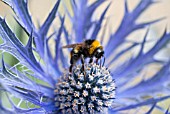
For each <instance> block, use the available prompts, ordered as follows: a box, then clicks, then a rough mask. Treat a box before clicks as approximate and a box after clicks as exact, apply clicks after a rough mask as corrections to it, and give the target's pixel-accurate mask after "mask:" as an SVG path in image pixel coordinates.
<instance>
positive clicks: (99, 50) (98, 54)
mask: <svg viewBox="0 0 170 114" xmlns="http://www.w3.org/2000/svg"><path fill="white" fill-rule="evenodd" d="M103 54H104V51H103V48H97V49H96V51H95V53H94V56H95V57H96V58H101V57H102V56H103Z"/></svg>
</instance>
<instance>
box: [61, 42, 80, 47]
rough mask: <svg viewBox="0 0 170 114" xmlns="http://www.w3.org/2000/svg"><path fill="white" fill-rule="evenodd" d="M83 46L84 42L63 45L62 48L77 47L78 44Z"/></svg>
mask: <svg viewBox="0 0 170 114" xmlns="http://www.w3.org/2000/svg"><path fill="white" fill-rule="evenodd" d="M78 45H79V46H82V45H83V43H77V44H70V45H66V46H63V47H62V48H75V47H76V46H78Z"/></svg>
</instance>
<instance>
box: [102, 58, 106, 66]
mask: <svg viewBox="0 0 170 114" xmlns="http://www.w3.org/2000/svg"><path fill="white" fill-rule="evenodd" d="M103 58H104V61H103V65H102V66H104V63H105V56H103Z"/></svg>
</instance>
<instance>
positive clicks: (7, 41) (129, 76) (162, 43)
mask: <svg viewBox="0 0 170 114" xmlns="http://www.w3.org/2000/svg"><path fill="white" fill-rule="evenodd" d="M70 1H71V7H72V12H73V15H71V14H70V12H69V11H68V9H67V7H65V9H66V12H65V14H64V16H62V15H61V14H59V13H58V7H59V5H60V6H61V7H64V6H66V5H65V4H64V2H62V4H61V3H60V0H57V2H56V4H55V5H54V8H53V9H52V11H51V12H50V13H49V15H48V17H47V19H46V20H45V21H44V23H43V24H42V25H40V26H39V28H38V29H37V28H36V27H35V25H34V23H33V22H32V19H31V16H30V14H29V10H28V9H29V8H28V1H27V0H3V2H4V3H6V4H7V5H9V6H10V7H11V8H12V9H13V11H14V12H15V14H16V16H15V19H16V22H17V23H18V24H19V25H20V26H21V27H22V29H23V30H24V31H25V33H27V35H28V36H29V40H28V42H27V44H26V45H24V44H23V43H21V42H20V40H19V39H18V38H17V36H16V35H15V34H14V33H13V32H12V30H11V29H10V27H9V26H8V25H7V23H6V21H5V19H3V18H0V37H1V38H2V40H3V43H2V44H1V45H0V49H1V50H2V53H3V52H8V53H10V54H11V55H13V56H14V57H15V58H16V59H18V61H19V62H18V63H17V64H16V65H14V66H10V65H8V64H6V63H5V62H4V60H3V59H2V67H1V69H0V89H1V92H0V95H1V97H0V113H2V114H3V113H5V114H8V113H9V114H11V113H36V114H38V113H62V112H64V113H65V111H66V112H70V111H71V112H72V113H74V109H75V110H77V108H78V112H80V113H81V112H84V113H96V111H97V112H98V113H110V114H113V113H123V111H125V113H131V112H129V111H135V112H133V113H147V114H150V113H152V112H153V113H154V110H155V109H156V110H160V111H161V112H163V113H166V114H168V108H167V107H165V108H164V107H162V106H160V105H159V103H161V101H162V102H164V101H166V100H167V99H169V97H170V95H169V90H170V88H169V85H170V83H169V79H170V61H169V58H170V57H167V58H168V60H164V59H163V60H162V59H157V58H155V55H156V54H157V53H158V52H160V51H162V50H164V49H167V48H168V42H169V40H170V33H168V32H167V30H166V29H167V28H165V30H164V32H163V33H162V36H161V37H160V38H158V39H157V41H155V43H154V45H153V46H152V47H151V48H150V49H148V50H147V51H146V45H147V43H148V41H149V40H148V38H147V37H148V36H149V34H150V31H151V30H152V29H151V27H149V26H152V25H153V24H155V23H159V22H160V21H161V20H162V19H164V18H161V19H155V20H152V21H149V22H146V21H145V22H141V23H137V22H136V21H137V19H138V18H139V17H140V16H141V14H143V13H145V11H147V10H148V8H149V7H150V6H153V5H155V3H158V4H159V2H156V1H155V0H141V1H139V3H138V4H137V5H136V7H135V8H134V9H133V10H131V11H129V8H128V1H127V0H124V1H125V2H124V16H123V17H122V20H121V23H120V25H119V27H118V28H117V30H116V31H115V32H111V31H110V30H108V31H109V32H108V33H107V31H106V30H107V28H106V25H108V24H109V25H111V23H109V22H108V18H107V16H106V13H107V12H108V9H110V5H111V4H113V3H108V5H107V6H106V8H105V9H103V11H101V13H100V14H98V16H99V15H100V16H99V18H98V19H96V20H93V17H95V15H96V13H95V12H96V11H97V9H100V7H99V6H101V5H102V4H107V2H110V1H109V0H97V1H94V2H92V3H89V1H90V0H89V1H88V0H70ZM160 2H162V1H160ZM56 13H57V14H58V15H57V16H56ZM112 15H114V14H112ZM68 17H69V19H70V22H69V23H70V24H71V25H72V28H71V30H69V28H68V27H67V23H66V21H65V18H68ZM55 18H58V19H59V21H60V22H58V23H57V25H59V26H58V28H57V29H56V30H55V31H54V33H53V34H52V35H50V36H48V35H47V33H49V29H50V27H51V25H52V24H54V23H52V22H54V19H55ZM112 24H113V25H114V22H112ZM138 30H144V32H145V35H143V36H144V37H143V41H141V42H136V41H129V40H128V39H127V36H129V37H130V34H131V33H133V32H134V31H135V32H138ZM105 34H108V35H107V36H105ZM152 37H153V36H152ZM89 38H91V39H97V40H99V41H100V42H101V44H102V46H103V47H104V50H105V57H106V62H105V65H104V67H101V68H100V67H99V68H97V69H98V70H100V71H99V73H98V74H95V73H94V74H95V76H94V77H91V76H90V75H88V74H89V73H91V75H92V72H91V71H90V72H89V71H88V69H87V68H86V69H85V71H84V73H82V74H85V76H84V77H82V79H78V78H76V77H77V76H81V75H82V74H81V72H79V70H78V72H79V73H78V74H76V69H77V66H75V67H74V68H73V73H71V74H69V73H68V68H69V66H70V64H69V62H68V61H69V53H68V52H64V51H63V50H62V49H61V47H62V46H63V45H64V44H71V43H79V42H83V40H84V39H89ZM105 38H107V39H108V41H107V43H105V45H104V43H103V41H104V39H105ZM51 39H53V40H54V41H55V56H52V55H53V54H51V52H54V50H52V51H51V50H50V49H51V48H50V45H48V43H49V41H50V40H51ZM61 41H64V42H61ZM150 42H152V41H151V40H150ZM128 43H130V45H128V46H124V45H125V44H128ZM137 46H139V48H140V49H139V50H138V53H133V54H134V55H133V56H128V57H127V56H126V53H127V52H130V53H132V51H131V50H132V49H134V48H135V47H137ZM122 48H123V49H122ZM123 56H125V58H123V59H122V57H123ZM120 58H121V59H120ZM118 60H119V61H121V62H117V61H118ZM77 64H80V66H81V63H77ZM86 64H87V66H88V65H90V64H88V63H87V62H86ZM152 65H156V66H159V69H158V70H156V71H157V72H155V73H152V74H151V75H150V77H148V78H147V79H144V77H145V76H146V75H147V74H148V73H147V72H146V70H147V69H149V68H150V67H149V66H152ZM113 66H114V67H113ZM105 67H106V68H108V70H109V72H110V73H109V75H107V74H106V73H105V72H101V70H102V69H104V68H105ZM93 68H96V67H95V66H94V63H92V66H90V69H93ZM64 69H66V70H64ZM108 70H107V69H105V71H106V72H107V71H108ZM86 75H87V76H86ZM102 75H103V76H102ZM107 76H108V77H107ZM89 77H90V78H91V79H89V80H85V79H84V80H83V78H86V79H87V78H89ZM103 77H106V78H109V80H108V83H107V84H106V85H104V83H105V82H104V81H105V80H104V79H103V80H100V79H102V78H103ZM65 78H66V79H67V78H70V79H68V80H66V79H65ZM92 78H94V79H92ZM95 79H97V80H98V81H97V82H96V81H94V80H95ZM110 79H111V80H110ZM113 79H115V85H116V87H117V88H116V90H114V87H115V86H114V81H113ZM137 79H138V80H137ZM139 79H140V80H139ZM69 80H73V82H74V83H75V84H76V85H75V84H74V83H71V81H70V82H69ZM90 80H92V81H94V82H95V83H94V85H93V84H92V82H91V81H90ZM110 81H111V82H110ZM106 82H107V81H106ZM102 83H103V84H102ZM63 84H64V85H63ZM72 84H73V85H72ZM65 86H66V87H65ZM67 86H69V88H71V89H70V90H72V89H73V91H74V92H73V93H72V94H70V99H72V100H73V101H72V102H70V103H71V104H70V105H71V109H70V111H69V110H67V109H66V108H65V107H66V106H69V102H68V103H67V100H68V98H66V101H65V97H64V94H66V95H67V94H68V92H67V90H68V89H67ZM74 86H76V87H74ZM105 86H106V87H105ZM112 87H113V88H112ZM81 88H82V89H81ZM109 88H110V89H111V90H112V89H113V90H112V91H107V92H108V93H107V92H106V93H107V95H105V93H104V92H103V90H104V91H106V90H109ZM105 89H106V90H105ZM57 91H59V93H58V92H57ZM115 91H116V95H115V99H112V98H114V93H115ZM96 92H101V94H100V95H99V94H97V93H96ZM5 96H6V97H5ZM85 96H86V97H85ZM68 97H69V96H68ZM92 97H94V98H92ZM95 97H96V101H95ZM86 98H87V99H86ZM110 98H111V99H110ZM4 99H6V100H4ZM76 99H77V100H78V103H79V102H80V101H81V100H82V101H83V100H85V101H84V107H83V105H82V104H77V101H76ZM89 99H94V101H93V100H91V102H90V101H89ZM60 100H61V102H60ZM112 100H113V102H112ZM6 101H7V102H8V105H6V104H5V103H6ZM74 101H75V104H74ZM100 101H101V102H100ZM105 101H108V102H112V104H110V103H106V102H105ZM98 102H100V103H101V104H102V107H99V106H100V105H101V104H100V103H98ZM99 104H100V105H99ZM108 104H109V105H108ZM23 105H24V106H23ZM73 105H75V107H73ZM107 105H108V106H110V105H111V106H110V107H109V108H108V106H107ZM168 105H169V103H168ZM76 106H77V107H76ZM103 107H105V109H104V108H103ZM100 110H103V111H104V112H102V111H100Z"/></svg>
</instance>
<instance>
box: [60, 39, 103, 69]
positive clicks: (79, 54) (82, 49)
mask: <svg viewBox="0 0 170 114" xmlns="http://www.w3.org/2000/svg"><path fill="white" fill-rule="evenodd" d="M63 48H73V49H72V50H71V53H70V55H71V60H70V64H71V65H70V69H69V70H70V72H72V67H73V66H74V64H75V63H76V62H77V61H78V60H79V59H81V62H82V69H83V70H84V59H85V58H87V57H89V58H90V61H89V63H91V62H93V57H95V58H96V63H97V61H98V59H100V58H101V57H102V56H103V54H104V51H103V46H101V44H100V42H99V41H97V40H85V41H84V42H82V43H77V44H71V45H66V46H63Z"/></svg>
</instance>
